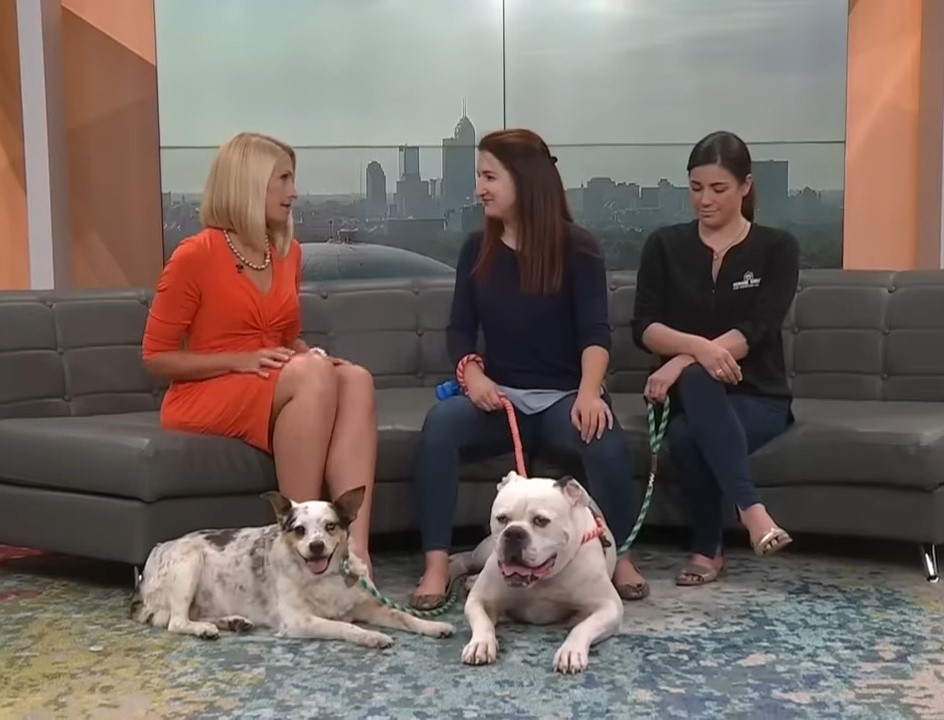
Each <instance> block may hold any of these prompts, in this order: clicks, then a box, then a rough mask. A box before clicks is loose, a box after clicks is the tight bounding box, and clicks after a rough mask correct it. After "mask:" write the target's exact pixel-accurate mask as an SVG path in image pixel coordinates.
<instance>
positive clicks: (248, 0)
mask: <svg viewBox="0 0 944 720" xmlns="http://www.w3.org/2000/svg"><path fill="white" fill-rule="evenodd" d="M270 6H277V7H278V10H279V12H272V9H271V7H270ZM503 8H504V22H503ZM847 10H848V9H847V2H846V0H765V1H764V2H763V3H758V2H756V1H755V0H714V2H712V3H711V4H710V7H706V6H705V4H704V3H702V2H701V1H700V0H663V1H662V2H659V3H652V2H646V1H644V0H587V1H586V2H583V3H581V4H579V5H574V4H572V3H568V2H566V0H515V2H504V3H503V2H502V1H501V0H483V1H482V2H480V3H465V2H461V0H369V1H365V2H358V3H348V2H344V0H322V1H321V2H319V3H318V5H317V10H316V11H313V9H312V4H311V3H310V2H308V1H307V0H277V2H274V3H270V4H267V5H260V4H259V3H257V2H254V1H253V0H228V2H227V3H226V4H225V6H217V5H215V4H214V5H212V6H210V5H209V4H204V3H191V2H189V1H188V0H160V2H158V3H157V4H156V6H155V13H156V30H157V70H158V92H159V113H160V117H159V120H160V133H161V145H162V148H163V152H162V170H163V174H164V176H165V178H166V180H165V182H164V188H165V189H166V190H173V191H180V192H185V191H186V192H194V191H199V190H200V189H202V186H203V180H204V178H205V175H206V170H207V168H208V167H209V161H210V159H211V158H212V154H213V151H214V149H215V148H216V147H218V146H219V144H220V143H222V142H223V141H224V140H225V139H226V138H228V137H230V136H231V135H233V134H235V133H236V132H239V131H241V130H259V131H263V132H269V133H271V134H274V135H277V136H279V137H281V138H282V139H284V140H286V141H287V142H289V143H292V144H293V145H296V146H298V147H299V148H302V149H301V152H300V154H301V156H302V162H301V163H300V166H299V177H300V182H302V183H303V184H304V183H307V187H304V189H303V191H304V192H306V193H311V194H331V193H345V192H358V190H359V189H360V188H361V185H362V169H363V168H364V167H366V165H367V163H369V162H370V161H371V160H374V159H376V160H378V161H379V162H381V163H382V164H383V165H384V166H385V167H388V166H390V165H391V164H392V163H393V162H395V161H396V152H397V148H398V147H399V146H400V145H415V146H418V147H420V148H421V158H420V162H421V166H422V168H423V173H424V175H426V176H428V177H436V176H437V175H438V173H436V172H433V171H431V169H430V164H432V165H436V164H439V163H441V160H440V159H439V158H438V157H437V154H438V152H439V150H438V149H439V147H440V144H441V141H442V138H443V137H445V136H447V135H449V134H451V133H450V132H449V131H450V130H451V128H452V127H454V125H455V123H456V120H457V118H458V117H459V116H460V115H461V105H462V103H463V102H465V103H466V104H467V107H468V114H469V117H470V118H471V119H472V122H473V123H474V125H475V127H476V129H477V135H478V136H479V137H481V135H483V134H484V133H486V132H488V131H490V130H493V129H496V128H500V127H503V126H522V127H529V128H531V129H533V130H535V131H536V132H538V133H540V134H541V135H542V136H543V137H544V138H545V139H546V140H547V141H548V143H549V144H550V145H552V146H554V148H555V152H556V153H557V154H558V157H560V158H561V163H560V165H561V172H562V175H563V176H564V181H565V184H567V185H568V186H570V187H576V186H579V184H580V183H581V182H583V181H586V180H587V179H589V178H591V177H594V176H597V175H603V176H610V177H613V178H614V179H617V180H620V181H626V182H639V183H646V182H657V181H658V180H659V179H660V178H662V177H666V178H668V179H670V180H673V181H675V182H678V181H679V180H681V179H682V178H681V177H680V174H681V175H684V164H685V158H686V156H687V152H688V150H689V148H690V146H691V145H692V144H693V143H694V142H695V141H697V140H698V139H699V138H700V137H702V136H703V135H705V134H706V133H708V132H711V131H713V130H716V129H728V130H732V131H734V132H737V133H738V134H740V135H741V136H742V137H744V139H745V140H747V141H748V142H750V143H752V147H753V148H754V149H755V154H757V155H758V159H786V160H789V161H790V163H791V175H795V176H796V179H795V181H794V180H793V178H791V186H792V187H795V188H797V189H799V188H802V187H804V186H807V185H808V186H811V187H817V188H823V189H838V188H841V187H842V186H843V182H842V172H843V138H844V135H845V76H846V35H847V21H848V18H847ZM286 18H289V19H290V22H286V21H285V20H286ZM247 43H249V44H251V45H252V47H253V52H252V53H249V54H247V53H246V52H245V47H246V44H247ZM809 141H815V142H816V143H817V144H814V145H805V146H804V145H793V144H792V143H796V142H809ZM768 142H773V143H775V145H772V146H767V145H764V143H768ZM624 143H631V144H632V145H630V146H625V145H623V144H624ZM662 143H673V146H672V147H656V148H653V147H649V148H646V147H640V145H649V146H653V145H660V144H662ZM613 144H616V145H618V146H617V147H605V146H606V145H613ZM309 146H310V147H312V149H310V150H309V149H306V148H308V147H309ZM183 147H198V148H207V149H196V150H186V149H177V148H183ZM314 148H318V149H314ZM384 148H386V150H384ZM768 148H769V150H770V152H765V150H767V149H768ZM378 153H379V154H380V157H374V155H376V154H378ZM384 153H386V155H385V156H384ZM762 156H763V157H762ZM620 167H622V170H621V171H620ZM680 171H681V173H680ZM390 174H391V173H390V172H389V170H388V175H390ZM328 177H331V178H335V177H336V178H337V182H338V187H329V186H328V183H327V182H326V180H325V178H328Z"/></svg>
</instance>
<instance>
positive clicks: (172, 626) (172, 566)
mask: <svg viewBox="0 0 944 720" xmlns="http://www.w3.org/2000/svg"><path fill="white" fill-rule="evenodd" d="M264 497H265V498H266V499H267V500H269V502H270V503H271V504H272V506H273V509H274V510H275V514H276V516H277V519H278V522H277V523H276V524H273V525H267V526H264V527H249V528H242V529H235V530H202V531H198V532H192V533H189V534H187V535H184V536H182V537H180V538H177V539H176V540H171V541H168V542H165V543H161V544H159V545H157V546H155V547H154V549H153V550H152V551H151V554H150V556H149V557H148V560H147V563H146V564H145V566H144V574H143V579H142V581H141V584H140V586H139V588H138V590H137V591H136V593H135V596H134V599H133V601H132V617H133V618H134V619H135V620H138V621H139V622H142V623H146V624H150V625H154V626H157V627H161V628H167V629H168V630H170V631H172V632H179V633H187V634H190V635H196V636H197V637H201V638H207V639H215V638H217V637H219V634H220V630H230V631H234V632H246V631H248V630H251V629H252V628H253V627H262V628H267V629H270V630H273V631H275V632H276V634H278V635H280V636H285V637H293V638H319V639H336V640H344V641H347V642H352V643H355V644H357V645H362V646H364V647H370V648H387V647H390V646H391V645H392V644H393V639H392V638H390V637H389V636H387V635H384V634H383V633H380V632H376V631H373V630H367V629H364V628H362V627H358V626H357V625H354V624H353V623H355V622H365V623H371V624H373V625H376V626H380V627H388V628H396V629H400V630H407V631H410V632H414V633H420V634H422V635H429V636H430V637H436V638H443V637H448V636H450V635H452V634H453V633H454V632H455V630H454V628H453V627H452V626H451V625H448V624H446V623H441V622H430V621H428V620H422V619H419V618H415V617H413V616H412V615H408V614H406V613H404V612H400V611H399V610H394V609H392V608H388V607H386V606H384V605H382V604H381V603H380V602H379V601H378V600H376V599H375V598H374V597H373V596H372V595H371V594H370V593H369V592H367V591H366V590H365V589H364V588H363V587H361V585H360V583H358V582H357V580H356V577H354V576H357V577H360V576H362V575H364V574H366V566H365V565H364V563H363V562H362V561H361V560H359V559H358V558H357V557H356V556H354V555H350V567H351V572H352V573H353V576H351V575H349V576H343V575H341V573H340V572H339V570H338V566H339V564H340V562H341V560H342V558H343V557H344V556H345V555H347V554H348V530H347V528H348V526H349V525H350V523H351V522H352V521H353V520H354V518H355V517H356V515H357V511H358V509H359V508H360V505H361V502H362V501H363V499H364V488H362V487H361V488H358V489H356V490H351V491H350V492H347V493H345V494H344V495H342V496H341V497H339V498H338V500H337V501H336V502H334V503H327V502H304V503H295V502H292V501H291V500H289V499H287V498H285V497H283V496H282V495H280V494H279V493H276V492H270V493H266V494H265V495H264Z"/></svg>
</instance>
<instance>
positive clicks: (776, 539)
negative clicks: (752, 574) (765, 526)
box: [751, 525, 793, 555]
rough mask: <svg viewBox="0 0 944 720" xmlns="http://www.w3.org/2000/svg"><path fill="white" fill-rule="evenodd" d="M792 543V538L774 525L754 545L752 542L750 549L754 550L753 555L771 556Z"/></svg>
mask: <svg viewBox="0 0 944 720" xmlns="http://www.w3.org/2000/svg"><path fill="white" fill-rule="evenodd" d="M792 542H793V538H792V537H790V534H789V533H788V532H787V531H786V530H784V529H783V528H781V527H777V526H776V525H774V526H773V527H772V528H770V530H768V531H767V532H765V533H764V534H763V535H762V536H761V538H760V539H759V540H758V541H757V542H756V543H755V542H752V543H751V547H752V548H754V553H755V554H757V555H773V554H774V553H776V552H780V551H781V550H783V549H784V548H785V547H786V546H787V545H789V544H790V543H792Z"/></svg>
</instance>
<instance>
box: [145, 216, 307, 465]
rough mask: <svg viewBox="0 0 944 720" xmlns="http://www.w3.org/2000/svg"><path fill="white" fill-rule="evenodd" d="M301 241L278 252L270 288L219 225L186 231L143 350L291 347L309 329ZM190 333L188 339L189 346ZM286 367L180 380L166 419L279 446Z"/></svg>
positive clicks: (170, 394)
mask: <svg viewBox="0 0 944 720" xmlns="http://www.w3.org/2000/svg"><path fill="white" fill-rule="evenodd" d="M300 272H301V246H300V245H299V244H298V242H297V241H295V240H293V241H292V244H291V247H290V250H289V252H288V253H287V254H286V255H285V257H280V256H279V255H278V253H276V252H273V254H272V285H271V287H270V288H269V291H268V292H267V293H263V292H262V291H261V290H260V289H259V288H258V287H257V286H256V284H255V283H254V282H253V281H252V279H250V278H249V277H248V276H247V275H245V274H243V273H242V272H239V270H238V269H237V260H236V257H235V256H234V255H233V253H232V251H231V250H230V249H229V246H228V245H227V243H226V239H225V238H224V237H223V233H222V231H220V230H217V229H215V228H208V229H206V230H203V231H202V232H200V233H198V234H196V235H193V236H191V237H189V238H186V239H184V240H183V241H182V242H181V243H180V245H178V246H177V248H176V249H175V250H174V252H173V254H172V255H171V257H170V259H169V260H168V261H167V264H166V265H165V267H164V271H163V273H162V274H161V277H160V280H159V281H158V283H157V291H156V293H155V296H154V301H153V303H152V305H151V310H150V313H149V314H148V320H147V325H146V327H145V330H144V342H143V348H142V355H143V357H144V359H145V360H147V359H149V358H151V357H153V356H154V355H156V354H158V353H161V352H167V351H174V350H181V349H186V350H188V351H190V352H197V353H235V352H254V351H256V350H261V349H262V348H266V347H277V346H280V345H282V346H286V347H290V346H291V345H292V343H293V342H294V341H295V340H296V339H298V337H299V333H300V331H301V320H300V310H299V302H298V287H299V276H300ZM182 340H183V341H184V343H185V347H182V346H181V341H182ZM278 378H279V371H278V370H275V369H270V370H269V376H268V377H265V378H264V377H260V376H259V375H257V374H255V373H238V372H232V373H227V374H225V375H218V376H216V377H212V378H208V379H205V380H188V381H179V380H175V381H172V382H171V384H170V387H169V388H168V389H167V393H166V394H165V395H164V402H163V404H162V405H161V425H162V426H163V427H166V428H171V429H175V430H187V431H190V432H198V433H204V434H211V435H225V436H229V437H235V438H240V439H241V440H244V441H246V442H248V443H250V444H251V445H254V446H256V447H257V448H259V449H261V450H265V451H266V452H271V437H270V433H269V420H270V417H271V414H272V398H273V396H274V394H275V384H276V382H277V381H278Z"/></svg>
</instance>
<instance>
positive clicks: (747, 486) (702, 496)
mask: <svg viewBox="0 0 944 720" xmlns="http://www.w3.org/2000/svg"><path fill="white" fill-rule="evenodd" d="M673 390H674V392H673V397H672V399H673V400H676V399H677V400H678V401H679V402H680V404H681V406H682V407H681V410H680V414H679V415H678V416H677V417H675V418H674V419H673V420H672V421H671V422H670V424H669V429H668V433H667V436H668V437H667V439H668V442H669V456H670V457H671V458H672V463H673V465H675V467H676V469H678V471H679V472H680V473H681V476H682V477H681V480H682V482H683V484H684V487H685V491H686V494H687V496H688V499H689V505H690V509H691V515H692V517H691V523H692V547H691V551H692V552H693V553H697V554H699V555H705V556H707V557H714V556H715V555H716V554H717V553H718V551H719V550H720V549H721V532H722V523H723V505H722V503H723V502H728V503H733V504H734V505H736V506H737V507H739V508H741V509H742V510H743V509H745V508H748V507H750V506H751V505H753V504H755V503H757V502H759V501H760V498H759V496H758V494H757V487H756V485H755V483H754V480H753V478H752V477H751V474H750V469H749V467H748V456H749V455H750V454H751V453H752V452H754V451H755V450H757V449H758V448H760V447H761V446H763V445H764V444H766V443H767V442H769V441H770V440H772V439H774V438H775V437H777V436H778V435H780V433H782V432H783V431H784V430H786V429H787V427H788V426H789V425H790V423H791V422H792V414H791V412H790V401H789V400H787V399H784V398H772V397H766V396H759V395H748V394H739V393H728V391H727V388H726V386H725V385H724V384H723V383H721V382H719V381H718V380H715V379H714V378H712V377H711V376H709V375H708V373H707V372H705V369H704V368H703V367H701V365H689V366H688V367H687V368H685V370H684V371H682V375H681V377H679V379H678V382H677V383H676V385H675V388H673Z"/></svg>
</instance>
